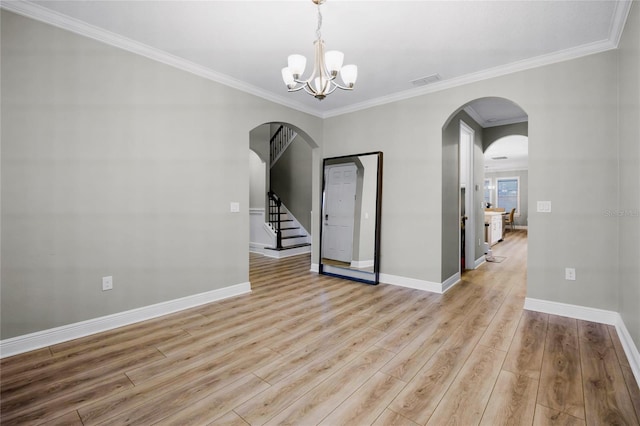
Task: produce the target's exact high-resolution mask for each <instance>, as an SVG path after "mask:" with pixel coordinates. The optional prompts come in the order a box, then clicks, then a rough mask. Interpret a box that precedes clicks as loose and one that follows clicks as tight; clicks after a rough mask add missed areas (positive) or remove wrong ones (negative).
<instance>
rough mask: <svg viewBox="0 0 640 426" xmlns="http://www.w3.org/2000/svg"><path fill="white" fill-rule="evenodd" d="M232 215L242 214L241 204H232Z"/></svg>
mask: <svg viewBox="0 0 640 426" xmlns="http://www.w3.org/2000/svg"><path fill="white" fill-rule="evenodd" d="M230 209H231V213H239V212H240V203H238V202H236V201H232V202H231V207H230Z"/></svg>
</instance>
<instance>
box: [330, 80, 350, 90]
mask: <svg viewBox="0 0 640 426" xmlns="http://www.w3.org/2000/svg"><path fill="white" fill-rule="evenodd" d="M332 83H333V84H334V85H335V86H336V87H337V88H338V89H342V90H353V87H348V86H343V85H341V84H339V83H338V82H336V81H332Z"/></svg>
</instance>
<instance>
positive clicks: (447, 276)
mask: <svg viewBox="0 0 640 426" xmlns="http://www.w3.org/2000/svg"><path fill="white" fill-rule="evenodd" d="M465 134H466V135H469V134H471V135H472V138H471V140H469V141H464V138H465V137H468V136H465ZM513 134H515V135H525V136H527V135H528V115H527V114H526V112H525V111H524V110H523V109H522V108H521V107H520V106H518V105H517V104H516V103H514V102H513V101H511V100H508V99H505V98H498V97H486V98H479V99H475V100H472V101H470V102H468V103H466V104H464V105H461V106H460V107H459V108H457V109H456V110H454V111H453V112H452V113H451V115H450V116H449V117H448V119H447V120H446V121H445V123H444V125H443V127H442V265H441V268H442V271H441V272H442V279H443V289H444V290H446V289H447V288H448V287H450V286H451V285H453V284H455V282H457V281H458V280H459V279H460V277H461V275H462V273H463V272H464V271H465V270H469V269H475V268H476V267H477V266H479V265H480V264H482V263H483V262H484V254H485V232H484V228H485V211H484V206H485V204H484V190H483V189H484V171H485V168H484V151H485V150H486V149H487V148H488V146H489V145H491V144H492V143H493V142H495V141H496V140H498V139H500V138H502V137H504V136H507V135H513ZM465 146H466V148H465ZM461 148H463V149H461ZM465 155H466V158H465ZM464 216H466V220H465V218H464Z"/></svg>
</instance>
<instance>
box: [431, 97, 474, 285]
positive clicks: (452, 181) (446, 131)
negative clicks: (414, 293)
mask: <svg viewBox="0 0 640 426" xmlns="http://www.w3.org/2000/svg"><path fill="white" fill-rule="evenodd" d="M461 107H462V106H461ZM460 120H462V121H464V122H465V123H466V124H467V126H469V127H471V128H472V129H473V131H474V140H473V141H474V150H473V179H474V182H475V184H477V185H479V187H480V188H482V182H483V180H482V179H483V178H484V156H483V154H482V146H483V144H482V141H483V129H482V127H480V125H479V124H478V123H476V121H475V120H474V119H473V118H471V117H470V116H469V115H468V114H467V113H466V112H465V111H459V112H458V113H456V114H455V115H454V116H453V117H451V120H450V121H449V122H448V124H447V125H446V126H445V127H444V128H443V131H442V164H443V165H444V166H443V167H442V182H443V188H444V187H446V188H447V189H446V190H443V191H442V209H443V211H442V260H443V261H442V272H441V281H444V280H446V279H448V278H450V277H451V276H453V275H454V274H456V273H458V272H459V271H460V251H461V247H460V237H459V235H460V200H459V198H460V175H459V168H460V161H459V156H460V146H459V143H460ZM468 189H469V190H472V191H473V199H474V206H475V212H474V219H473V220H474V223H475V232H476V235H475V238H474V246H475V258H474V259H473V260H474V261H475V260H476V259H478V258H480V257H481V256H483V255H484V244H482V242H483V241H484V215H483V210H482V209H481V208H480V206H481V203H482V200H483V194H484V193H483V192H482V191H481V190H480V191H475V189H474V188H473V187H470V188H468ZM478 238H481V241H482V242H481V243H480V244H479V243H478ZM469 264H472V263H471V262H469V260H467V265H469ZM441 281H438V282H441Z"/></svg>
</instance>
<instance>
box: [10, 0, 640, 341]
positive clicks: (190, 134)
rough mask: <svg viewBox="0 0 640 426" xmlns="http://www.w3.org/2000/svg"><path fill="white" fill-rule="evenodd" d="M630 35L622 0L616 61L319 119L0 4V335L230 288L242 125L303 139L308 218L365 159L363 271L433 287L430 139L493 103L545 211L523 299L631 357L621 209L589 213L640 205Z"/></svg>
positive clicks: (438, 209) (627, 249)
mask: <svg viewBox="0 0 640 426" xmlns="http://www.w3.org/2000/svg"><path fill="white" fill-rule="evenodd" d="M639 27H640V23H639V22H638V5H637V4H634V5H633V7H632V10H631V16H630V18H629V21H628V22H627V25H626V29H625V34H624V36H623V37H624V40H623V44H622V50H620V51H619V52H618V51H609V52H605V53H600V54H594V55H590V56H587V57H584V58H580V59H575V60H571V61H566V62H562V63H558V64H554V65H549V66H544V67H540V68H536V69H532V70H527V71H522V72H518V73H513V74H509V75H505V76H501V77H497V78H493V79H489V80H485V81H481V82H477V83H471V84H467V85H465V86H461V87H456V88H452V89H447V90H443V91H440V92H436V93H431V94H424V95H421V96H417V97H415V98H411V99H406V100H402V101H398V102H394V103H391V104H387V105H382V106H377V107H371V108H369V109H366V110H362V111H357V112H353V113H350V114H345V115H341V116H337V117H332V118H327V119H325V120H324V121H322V120H320V119H318V118H316V117H312V116H309V115H307V114H304V113H300V112H297V111H293V110H291V109H288V108H285V107H282V106H279V105H276V104H273V103H270V102H268V101H265V100H263V99H260V98H257V97H254V96H251V95H248V94H246V93H243V92H239V91H237V90H234V89H231V88H228V87H225V86H222V85H219V84H216V83H213V82H211V81H207V80H204V79H202V78H199V77H196V76H192V75H189V74H187V73H185V72H183V71H180V70H176V69H173V68H171V67H168V66H166V65H163V64H159V63H155V62H153V61H150V60H148V59H145V58H142V57H138V56H136V55H133V54H131V53H128V52H124V51H121V50H118V49H115V48H112V47H109V46H106V45H103V44H101V43H98V42H95V41H92V40H90V39H87V38H84V37H80V36H77V35H74V34H71V33H68V32H65V31H62V30H59V29H56V28H53V27H51V26H48V25H44V24H40V23H36V22H34V21H31V20H29V19H25V18H21V17H18V16H16V15H13V14H11V13H7V12H5V11H3V12H2V25H1V30H2V40H1V42H2V46H1V47H2V77H1V78H2V87H1V89H2V94H1V101H2V113H1V114H2V116H1V118H2V135H1V136H2V159H1V161H2V163H1V173H2V176H1V178H2V179H1V185H2V188H1V189H2V206H1V208H2V216H1V220H2V231H3V232H2V241H1V243H2V246H1V256H0V257H2V276H1V279H2V290H1V291H2V293H1V297H2V302H1V303H2V305H1V310H2V313H1V315H2V318H1V319H2V335H1V337H2V339H5V338H9V337H13V336H16V335H20V334H24V333H28V332H32V331H37V330H42V329H47V328H51V327H55V326H58V325H63V324H69V323H73V322H77V321H82V320H85V319H89V318H94V317H99V316H102V315H107V314H111V313H115V312H120V311H123V310H127V309H132V308H135V307H140V306H145V305H149V304H153V303H157V302H161V301H166V300H171V299H175V298H178V297H182V296H186V295H191V294H197V293H200V292H203V291H208V290H212V289H217V288H223V287H226V286H229V285H234V284H238V283H242V282H246V281H247V280H248V250H247V247H248V242H249V219H248V212H247V209H246V206H248V204H249V173H248V168H249V165H248V156H247V152H248V149H249V132H250V131H251V130H252V129H254V128H255V127H257V126H258V125H260V124H262V123H269V122H287V123H294V124H295V125H296V126H297V127H299V128H301V129H304V130H305V131H306V132H307V134H309V135H311V139H312V140H313V141H314V142H316V143H319V144H321V145H320V148H317V149H314V150H313V153H312V158H313V160H312V193H313V194H315V195H314V196H313V197H312V203H313V210H314V211H319V207H318V201H319V194H320V187H321V179H320V175H319V171H320V163H321V158H323V157H333V156H338V155H346V154H353V153H359V152H370V151H383V152H384V156H385V157H384V158H385V165H384V183H383V188H384V190H383V191H384V195H383V197H382V199H383V206H382V241H381V250H382V252H381V272H382V273H386V274H394V275H398V276H402V277H408V278H416V279H421V280H427V281H433V282H441V280H442V279H443V270H442V267H441V265H442V264H443V263H444V262H448V260H449V258H448V256H449V255H448V254H447V253H445V252H443V250H442V247H443V240H442V239H443V234H442V215H443V214H444V212H446V211H448V209H449V206H447V205H443V197H442V194H443V191H450V190H451V188H450V186H451V184H453V185H455V182H453V183H452V182H448V181H443V167H452V165H451V164H448V163H443V158H444V157H445V155H444V154H445V153H444V152H443V149H446V148H445V147H443V143H442V129H443V126H444V125H445V123H446V122H447V120H448V118H449V117H450V116H451V114H452V113H454V112H455V111H457V110H458V109H459V108H460V107H461V106H463V105H465V104H466V103H468V102H470V101H472V100H474V99H478V98H482V97H487V96H499V97H504V98H507V99H510V100H512V101H514V102H515V103H517V104H518V105H520V106H521V107H522V108H523V109H524V110H525V111H526V112H527V113H528V115H529V141H530V153H529V154H530V159H529V191H530V195H529V199H530V200H531V202H532V203H533V202H535V201H536V200H550V201H551V202H552V213H549V214H542V213H535V212H531V214H530V217H529V249H528V269H529V271H528V277H527V280H528V283H527V294H528V296H529V297H533V298H539V299H545V300H551V301H556V302H565V303H570V304H576V305H582V306H590V307H595V308H601V309H607V310H614V311H620V312H621V313H622V315H623V318H624V319H625V323H626V324H627V326H628V327H629V329H630V331H631V333H632V336H633V338H634V339H635V342H636V345H637V346H640V338H639V332H640V330H639V328H640V326H639V325H638V317H637V312H638V311H639V305H640V303H639V302H638V293H639V288H638V287H639V286H640V284H638V283H639V279H638V278H639V270H638V266H637V265H638V247H637V241H638V237H639V235H638V234H639V225H638V217H637V216H632V215H629V216H627V217H622V218H617V219H616V218H612V217H610V215H609V216H608V215H607V214H606V212H605V211H604V210H605V209H606V208H607V207H608V206H612V207H613V208H616V209H631V211H636V210H633V209H638V208H639V207H640V206H639V200H638V195H637V194H638V188H639V185H640V183H639V182H638V173H637V171H638V167H639V161H638V145H637V141H638V140H639V135H638V128H637V123H638V121H639V115H638V96H637V95H638V39H639V37H638V36H639V34H638V29H639ZM615 76H619V81H620V83H619V86H618V79H617V78H616V77H615ZM618 93H620V102H618ZM230 105H231V106H232V108H230ZM238 111H241V112H242V113H238ZM618 111H620V113H618ZM618 119H620V120H618ZM322 140H324V141H325V142H324V146H323V145H322ZM618 140H619V141H620V142H619V144H618V149H619V150H620V155H618V150H617V149H612V144H613V145H615V143H616V141H618ZM619 162H620V165H619ZM454 190H457V188H454ZM230 201H239V202H240V204H241V210H242V211H241V213H240V214H231V213H229V202H230ZM456 208H457V207H456ZM316 216H317V215H316ZM318 227H319V221H318V220H317V218H315V222H314V223H313V224H312V229H313V230H312V232H314V233H315V232H316V231H317V229H318ZM455 255H456V256H457V255H458V254H457V253H455ZM317 256H318V252H317V245H314V259H317ZM566 266H571V267H575V268H576V271H577V280H576V281H574V282H570V281H565V280H564V268H565V267H566ZM105 275H113V276H114V290H112V291H110V292H105V293H103V292H102V291H101V290H100V277H102V276H105ZM444 278H445V279H446V278H448V277H444Z"/></svg>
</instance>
